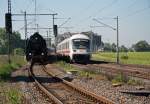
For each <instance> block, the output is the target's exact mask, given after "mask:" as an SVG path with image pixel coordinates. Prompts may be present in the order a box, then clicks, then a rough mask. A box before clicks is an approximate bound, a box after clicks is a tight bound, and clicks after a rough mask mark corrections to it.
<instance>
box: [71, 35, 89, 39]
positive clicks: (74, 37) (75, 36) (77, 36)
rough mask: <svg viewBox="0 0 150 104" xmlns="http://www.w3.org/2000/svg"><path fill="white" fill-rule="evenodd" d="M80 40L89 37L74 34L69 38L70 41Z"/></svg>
mask: <svg viewBox="0 0 150 104" xmlns="http://www.w3.org/2000/svg"><path fill="white" fill-rule="evenodd" d="M80 38H84V39H89V37H88V36H86V35H84V34H75V35H73V36H71V37H70V39H80Z"/></svg>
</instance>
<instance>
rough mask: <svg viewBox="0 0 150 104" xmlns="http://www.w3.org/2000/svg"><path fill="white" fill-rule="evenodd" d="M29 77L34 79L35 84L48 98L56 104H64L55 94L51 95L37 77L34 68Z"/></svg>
mask: <svg viewBox="0 0 150 104" xmlns="http://www.w3.org/2000/svg"><path fill="white" fill-rule="evenodd" d="M28 71H29V75H30V76H31V77H32V78H33V80H34V82H35V83H36V85H37V86H38V88H39V89H40V90H41V91H42V92H43V93H45V94H46V95H47V97H48V98H50V99H52V100H53V101H54V102H55V103H56V104H63V103H62V102H61V101H60V100H59V99H57V98H56V97H55V96H54V95H53V94H51V93H50V92H49V91H48V89H47V88H45V87H44V86H43V85H42V84H41V83H40V82H39V81H38V80H37V79H36V77H35V75H34V73H33V70H32V68H30V69H29V70H28Z"/></svg>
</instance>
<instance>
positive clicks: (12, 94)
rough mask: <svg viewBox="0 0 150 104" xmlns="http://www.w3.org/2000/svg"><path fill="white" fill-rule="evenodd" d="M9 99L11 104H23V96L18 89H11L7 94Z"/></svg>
mask: <svg viewBox="0 0 150 104" xmlns="http://www.w3.org/2000/svg"><path fill="white" fill-rule="evenodd" d="M7 97H8V99H9V102H10V103H11V104H21V100H22V95H21V93H20V92H19V91H18V90H17V89H14V88H11V89H10V90H9V91H8V93H7Z"/></svg>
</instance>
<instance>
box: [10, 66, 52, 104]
mask: <svg viewBox="0 0 150 104" xmlns="http://www.w3.org/2000/svg"><path fill="white" fill-rule="evenodd" d="M12 84H13V85H14V86H18V89H19V90H20V91H21V92H22V94H23V96H24V98H25V102H24V104H52V103H51V101H49V99H48V98H46V97H45V95H42V93H41V92H40V91H39V90H38V88H37V87H36V86H35V83H34V82H32V81H31V79H29V77H28V70H27V68H26V66H25V67H22V68H21V69H20V70H17V71H15V72H13V73H12Z"/></svg>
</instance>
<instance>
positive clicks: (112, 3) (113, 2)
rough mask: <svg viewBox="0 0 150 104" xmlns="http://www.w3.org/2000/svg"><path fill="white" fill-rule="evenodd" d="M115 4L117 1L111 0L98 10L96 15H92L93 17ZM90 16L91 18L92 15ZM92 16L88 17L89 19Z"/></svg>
mask: <svg viewBox="0 0 150 104" xmlns="http://www.w3.org/2000/svg"><path fill="white" fill-rule="evenodd" d="M117 2H118V0H113V1H112V2H111V3H110V4H108V5H106V6H104V7H103V8H101V9H100V10H98V11H97V13H95V14H94V17H95V16H96V15H97V14H98V13H100V12H102V11H104V10H105V9H107V8H110V7H111V6H113V5H114V4H115V3H117ZM92 16H93V15H92ZM92 16H89V17H90V18H91V17H92Z"/></svg>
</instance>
